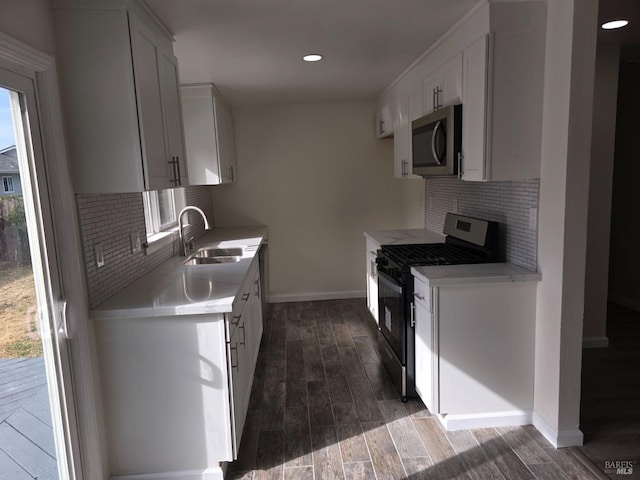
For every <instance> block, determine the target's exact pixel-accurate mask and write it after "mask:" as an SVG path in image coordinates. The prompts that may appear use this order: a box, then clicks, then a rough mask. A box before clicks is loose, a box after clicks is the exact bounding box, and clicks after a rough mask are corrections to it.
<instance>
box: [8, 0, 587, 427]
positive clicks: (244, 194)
mask: <svg viewBox="0 0 640 480" xmlns="http://www.w3.org/2000/svg"><path fill="white" fill-rule="evenodd" d="M549 8H559V9H560V11H559V12H555V11H554V12H553V13H554V15H550V14H549V15H548V16H549V18H553V21H557V22H558V25H557V28H558V30H557V31H556V30H555V29H553V28H551V26H553V25H555V24H553V22H550V23H549V25H548V26H547V28H548V32H547V35H559V36H560V38H559V39H558V41H559V42H560V43H561V44H563V43H562V42H561V41H560V40H561V38H562V35H570V34H571V33H566V32H564V31H563V29H562V28H561V27H560V26H559V25H560V24H561V23H562V22H563V21H564V22H569V23H571V22H572V20H570V19H569V17H570V13H567V12H566V11H565V10H563V9H562V8H561V7H560V6H558V5H555V4H553V5H550V7H549ZM43 15H45V16H46V15H47V14H46V13H45V14H43ZM563 15H565V16H563ZM550 25H551V26H550ZM50 29H51V27H49V30H50ZM46 30H47V29H46V28H45V29H44V31H46ZM9 31H10V32H11V30H9ZM569 32H571V29H569ZM15 36H16V37H17V38H21V34H20V33H19V32H18V34H16V35H15ZM178 39H179V37H178ZM33 41H34V42H36V44H37V43H38V39H36V40H33ZM547 42H549V39H548V38H547ZM41 43H44V44H46V42H41ZM178 47H179V41H178V42H177V44H176V53H177V57H178V59H179V60H180V57H181V54H180V52H179V49H178ZM556 53H557V55H558V56H560V53H564V54H565V55H568V56H569V57H567V58H570V55H571V52H570V51H568V52H560V53H558V52H556ZM565 60H566V58H565V59H564V60H558V59H556V58H555V57H553V58H547V60H546V61H547V66H546V72H547V78H546V81H547V82H551V83H553V82H557V83H559V84H560V85H558V87H559V88H557V89H553V90H554V91H555V92H556V94H557V95H558V96H559V98H569V97H570V95H571V94H573V90H569V86H568V84H564V83H562V81H563V77H562V76H556V75H550V73H549V71H550V70H549V69H550V68H557V69H559V70H560V71H562V69H564V68H568V67H566V64H567V62H566V61H565ZM556 61H557V62H558V63H557V64H556V63H553V62H556ZM180 62H181V63H180V65H181V68H182V64H183V63H184V62H182V61H181V60H180ZM548 62H552V63H551V65H549V63H548ZM568 63H569V64H570V62H568ZM560 64H562V65H560ZM578 67H583V68H587V69H588V68H589V67H588V66H587V65H577V66H576V67H575V68H578ZM552 71H553V70H552ZM397 73H398V72H396V74H397ZM183 77H184V74H183V72H182V71H181V79H184V78H183ZM586 88H587V89H588V87H586ZM545 91H546V89H545ZM562 92H563V93H562ZM378 93H379V92H378ZM548 95H551V94H548ZM63 101H64V100H63ZM545 102H548V103H545V105H548V107H549V108H557V109H559V110H561V109H562V108H565V109H567V110H566V111H564V114H559V115H552V113H553V110H550V111H545V114H544V115H545V117H544V127H543V128H544V130H545V131H544V132H543V138H545V137H544V135H560V134H559V133H558V131H565V130H566V129H565V130H563V129H562V128H559V129H558V128H553V121H556V122H561V121H562V119H566V115H567V113H568V111H569V106H568V105H567V104H563V102H559V101H554V99H553V98H548V97H547V95H545ZM574 108H576V107H574ZM373 110H374V109H373V106H372V104H371V102H370V101H368V102H364V101H363V102H357V103H328V104H318V103H316V104H306V105H305V104H302V105H291V104H289V105H288V104H287V103H286V102H284V103H283V104H282V105H276V106H273V105H267V106H263V107H261V108H251V107H248V106H245V107H242V106H241V107H240V108H234V111H233V114H234V126H235V127H236V147H237V159H238V179H239V180H238V182H237V183H235V184H231V185H222V186H220V187H216V188H214V189H213V194H212V197H213V202H212V203H213V210H214V211H213V215H212V217H213V219H214V220H213V221H214V224H215V225H216V226H217V227H222V226H231V225H255V224H264V225H266V226H268V228H269V256H270V263H269V282H270V288H269V295H270V296H272V297H273V298H272V300H280V301H283V300H289V301H291V300H305V299H308V300H312V299H318V298H340V297H343V296H345V295H346V296H354V297H355V296H360V297H362V296H364V285H363V282H362V279H363V278H364V263H363V261H362V254H363V252H364V249H363V238H362V231H364V230H379V229H388V228H408V227H420V226H424V225H425V222H426V224H427V226H428V227H431V228H432V229H434V230H436V231H441V229H442V228H441V222H442V221H443V213H444V212H445V211H449V210H454V209H453V208H452V205H451V203H448V202H451V201H452V200H453V198H455V197H458V202H459V205H458V208H457V210H459V211H462V209H464V208H465V206H464V198H467V197H465V195H469V198H472V199H473V198H474V196H473V195H474V194H475V193H476V192H471V193H467V192H466V191H461V192H456V193H452V194H450V196H449V198H450V199H451V200H446V197H445V195H443V194H441V193H438V190H437V189H438V188H440V189H441V190H440V191H448V189H451V188H458V187H452V182H446V181H443V182H442V183H443V184H442V185H440V186H438V185H437V182H434V183H436V185H435V186H434V189H435V190H432V191H431V192H432V193H431V194H430V193H426V192H425V190H426V189H425V185H424V182H423V181H422V180H419V179H407V180H392V175H393V166H392V161H391V158H392V157H393V152H392V150H393V144H392V143H390V142H389V141H387V140H375V139H373V138H371V128H372V127H371V125H372V118H373ZM574 114H575V113H574ZM548 116H551V120H550V119H549V117H548ZM564 121H566V120H564ZM354 125H355V127H354ZM583 128H586V127H583ZM587 130H588V129H587ZM329 140H330V141H329ZM556 140H558V139H556ZM549 141H551V140H549ZM558 141H560V144H561V145H565V146H566V144H567V142H568V140H567V139H566V138H565V139H564V142H562V141H561V140H558ZM309 142H311V143H312V144H313V145H314V148H313V149H312V150H311V151H310V150H309V148H308V147H305V145H308V143H309ZM551 143H553V145H552V144H551ZM551 143H545V142H544V141H543V151H544V154H543V155H542V158H541V161H542V168H541V181H540V186H539V187H538V186H537V182H530V183H532V184H526V185H517V186H516V187H514V189H513V190H515V191H517V192H521V191H525V192H529V191H531V192H532V202H533V205H535V202H536V200H533V198H535V196H536V190H538V189H539V192H538V193H537V195H538V196H539V207H538V208H539V215H540V216H539V218H540V227H539V229H538V248H537V250H538V264H539V269H540V271H541V272H542V273H543V281H542V283H541V284H540V287H539V289H538V310H539V313H538V327H539V328H540V329H541V330H540V332H539V334H541V335H543V337H542V338H547V336H549V338H554V340H553V342H557V343H556V344H555V347H556V348H553V349H552V351H553V352H555V353H554V355H556V354H557V357H556V360H557V365H556V366H555V367H554V365H555V361H554V359H553V357H554V355H549V356H548V357H546V358H545V360H544V361H545V362H546V361H548V362H550V364H549V365H548V366H546V367H545V368H547V369H551V371H557V372H558V376H557V377H556V376H554V375H552V376H551V377H554V378H555V380H554V379H553V378H542V379H537V381H539V382H541V385H540V387H541V390H540V389H537V391H539V392H541V393H540V395H541V396H540V397H539V398H537V402H538V403H539V405H540V411H541V412H544V417H545V418H546V422H547V423H550V424H551V425H553V426H554V428H552V429H551V430H556V431H557V432H558V431H565V430H571V428H570V426H571V425H577V409H578V406H579V405H575V404H574V403H575V400H571V395H572V393H571V392H573V394H575V393H576V389H575V388H573V389H572V388H568V389H567V393H563V395H565V394H566V395H569V398H568V399H565V400H563V401H566V402H568V403H567V404H566V405H565V406H564V407H563V409H564V408H565V407H566V408H569V410H570V411H571V410H572V409H575V411H574V412H573V413H571V414H567V413H564V410H563V415H562V418H560V417H559V416H558V417H556V416H555V415H556V414H555V413H554V412H556V413H557V412H558V410H556V409H557V408H558V404H556V402H559V400H557V399H558V395H553V393H551V392H554V391H559V390H560V388H559V386H560V384H562V385H564V386H566V385H567V384H571V383H572V382H578V383H577V391H578V392H579V378H575V372H573V373H570V372H565V371H563V372H562V382H561V381H560V371H559V358H560V352H561V351H563V350H562V349H561V348H560V346H561V343H560V340H559V338H560V337H559V336H558V337H556V335H555V334H553V333H552V332H555V331H557V332H559V331H560V324H561V323H563V322H564V321H568V322H569V325H571V326H574V323H575V322H573V321H571V318H573V317H572V316H571V313H570V311H569V313H566V314H565V315H564V316H563V315H562V314H561V313H560V311H561V308H562V306H563V302H562V301H559V300H558V298H557V297H558V288H561V289H562V291H563V292H564V291H565V289H566V295H568V297H567V301H570V302H573V301H575V300H576V298H578V299H579V298H580V295H581V293H580V292H579V291H573V290H572V289H576V288H578V287H576V286H575V285H577V284H580V282H579V281H576V282H571V285H569V284H564V283H563V281H562V280H561V278H562V275H563V269H562V267H561V266H562V265H563V259H564V257H565V252H564V249H563V248H562V245H564V244H565V242H570V243H571V244H572V245H577V246H579V245H581V244H583V243H584V241H583V240H580V239H581V238H582V236H581V235H580V233H579V232H580V228H577V229H575V228H571V229H567V230H566V232H565V228H564V222H565V217H564V215H563V214H561V209H558V208H557V207H558V203H557V197H556V194H557V192H564V191H565V186H558V185H557V182H558V181H559V179H563V178H565V176H564V175H557V174H556V173H557V172H556V171H555V170H554V169H557V168H562V167H561V166H562V165H566V162H567V158H564V161H561V160H562V159H561V158H560V159H559V158H558V156H560V157H562V153H558V151H557V150H556V145H557V143H554V142H551ZM545 148H546V149H548V150H545ZM565 154H566V152H565ZM572 158H573V157H572ZM547 175H548V176H549V177H548V178H547V177H546V176H547ZM545 178H546V179H547V182H546V183H545V181H544V180H545ZM287 180H289V181H287ZM568 180H569V178H568V179H567V181H568ZM571 181H572V182H573V181H578V182H579V181H580V179H574V178H571ZM427 185H429V181H428V182H427ZM283 186H286V188H283ZM460 188H463V189H466V188H469V189H473V188H475V187H471V186H470V187H466V185H464V186H462V187H460ZM545 189H548V190H545ZM190 191H191V189H189V192H190ZM581 191H582V190H581V189H580V188H575V185H574V184H573V183H572V184H571V195H569V196H568V199H567V200H566V201H568V202H569V201H571V202H572V201H576V202H578V203H579V202H580V201H581V197H580V192H581ZM194 192H195V195H196V196H200V195H201V193H200V192H201V189H200V187H198V188H197V189H196V190H194ZM509 195H516V194H515V193H513V192H507V193H506V198H509V197H508V196H509ZM573 195H575V197H574V196H573ZM205 196H206V194H205ZM443 197H445V200H446V201H445V202H443V204H441V205H440V204H439V203H438V202H442V200H443ZM559 198H560V199H564V195H560V197H559ZM98 200H99V201H101V202H104V201H108V200H109V199H108V198H102V199H100V198H98ZM188 201H189V202H191V201H192V200H188ZM564 201H565V200H562V203H561V204H564ZM87 202H88V201H87ZM115 203H116V204H117V205H116V206H117V207H118V208H120V210H117V211H118V212H129V211H131V206H130V204H128V203H127V202H126V199H125V198H118V200H117V201H116V202H115ZM429 204H431V205H436V206H438V205H440V206H439V207H438V213H436V214H434V218H433V219H431V220H429V219H428V218H425V211H427V212H429V211H431V210H430V209H426V208H425V205H429ZM527 208H528V207H527ZM371 212H375V214H374V215H372V214H371ZM528 213H529V212H527V214H528ZM115 217H120V218H122V215H118V214H117V213H116V215H115ZM137 218H138V219H137V220H136V221H137V222H138V223H137V225H136V226H134V227H133V228H132V227H131V226H125V227H124V228H123V233H124V232H125V231H126V232H128V231H129V230H136V229H137V230H139V229H140V228H141V227H140V225H141V223H140V219H139V217H137ZM438 218H439V219H440V220H438ZM567 221H568V222H569V221H570V222H574V221H575V222H579V221H580V218H579V217H578V218H576V217H575V216H568V217H567ZM114 223H116V224H118V222H117V219H116V220H114ZM113 227H114V225H108V226H107V225H104V228H105V229H112V228H113ZM438 227H439V228H438ZM142 229H144V227H142ZM345 230H346V232H345ZM526 230H527V229H526V227H525V233H526ZM565 234H566V236H567V239H565ZM127 235H128V233H127ZM572 235H576V237H577V240H576V241H575V242H573V241H570V240H569V238H571V236H572ZM127 238H128V237H127ZM543 246H544V248H543ZM579 250H580V249H579V248H574V249H572V251H571V252H567V253H566V256H567V257H569V255H571V254H575V255H577V256H578V257H579V256H580V254H579ZM525 255H526V253H525ZM529 255H530V254H529ZM356 258H358V259H359V260H357V261H356V260H355V259H356ZM327 259H329V262H328V261H327ZM109 265H112V263H111V264H110V263H107V265H106V267H107V268H108V267H109ZM300 265H305V269H304V270H305V271H301V269H300ZM145 268H148V267H145ZM567 268H576V269H577V273H578V278H579V272H580V267H579V262H578V263H576V264H573V263H570V264H568V265H567ZM116 273H117V272H116ZM564 274H567V273H566V271H565V273H564ZM583 275H584V274H583ZM572 278H574V279H575V278H576V277H572ZM89 281H91V279H89ZM547 281H548V282H547ZM106 283H107V285H109V284H111V285H113V283H114V282H106ZM547 285H551V286H550V287H548V286H547ZM116 288H117V287H116ZM91 290H93V289H92V288H90V291H91ZM102 293H103V294H104V292H102ZM105 295H108V293H107V294H105ZM563 295H564V293H563ZM574 295H576V296H574ZM99 301H100V300H96V302H99ZM577 303H578V304H579V303H580V301H577ZM541 309H542V310H544V314H541V313H540V310H541ZM567 315H568V316H567ZM541 318H542V320H540V319H541ZM561 319H562V321H561ZM547 322H548V323H547ZM576 328H579V325H578V326H577V327H576ZM547 329H551V331H547ZM563 331H564V330H563ZM563 334H564V333H563ZM567 335H569V337H571V338H572V340H571V339H564V337H563V341H562V345H563V347H562V348H569V352H571V351H573V352H574V354H575V352H576V351H577V352H579V350H580V348H581V347H580V345H579V342H578V344H576V340H575V338H573V337H572V336H571V335H570V332H567ZM574 336H575V335H574ZM579 337H580V335H578V336H577V338H578V339H579ZM564 342H569V343H568V345H569V346H564ZM536 343H537V342H536ZM571 348H573V350H571ZM565 353H567V352H565ZM574 357H575V356H572V355H571V354H569V358H574ZM578 359H579V357H578ZM577 372H579V362H578V367H577ZM564 375H567V378H564ZM578 377H579V376H578ZM563 388H564V387H563ZM545 389H549V390H548V392H549V396H547V395H546V394H545V393H544V390H545ZM563 392H564V389H563ZM553 398H555V399H556V400H553ZM570 405H573V407H570ZM565 415H566V417H565Z"/></svg>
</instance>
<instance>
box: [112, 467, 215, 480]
mask: <svg viewBox="0 0 640 480" xmlns="http://www.w3.org/2000/svg"><path fill="white" fill-rule="evenodd" d="M109 480H224V473H223V471H222V468H220V467H210V468H207V469H206V470H182V471H176V472H159V473H140V474H135V475H112V476H111V477H109Z"/></svg>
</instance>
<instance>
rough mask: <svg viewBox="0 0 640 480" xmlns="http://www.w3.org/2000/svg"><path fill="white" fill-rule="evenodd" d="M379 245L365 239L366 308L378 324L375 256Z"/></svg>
mask: <svg viewBox="0 0 640 480" xmlns="http://www.w3.org/2000/svg"><path fill="white" fill-rule="evenodd" d="M379 248H380V244H378V243H376V242H374V241H373V240H371V239H370V238H368V239H367V252H366V258H367V307H368V308H369V312H370V313H371V316H372V317H373V319H374V320H375V321H376V323H378V267H377V265H376V256H377V252H378V249H379Z"/></svg>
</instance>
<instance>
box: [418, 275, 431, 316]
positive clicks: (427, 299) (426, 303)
mask: <svg viewBox="0 0 640 480" xmlns="http://www.w3.org/2000/svg"><path fill="white" fill-rule="evenodd" d="M413 301H414V302H415V303H416V304H420V305H422V306H423V307H424V308H426V309H427V311H428V312H433V306H432V298H431V288H429V287H428V286H427V284H426V283H425V282H423V281H422V280H420V279H419V278H417V277H413Z"/></svg>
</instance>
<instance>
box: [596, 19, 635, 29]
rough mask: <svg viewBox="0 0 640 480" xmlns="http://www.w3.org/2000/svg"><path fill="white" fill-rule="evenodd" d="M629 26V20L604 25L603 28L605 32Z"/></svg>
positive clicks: (613, 21)
mask: <svg viewBox="0 0 640 480" xmlns="http://www.w3.org/2000/svg"><path fill="white" fill-rule="evenodd" d="M628 24H629V21H628V20H612V21H611V22H606V23H603V24H602V28H603V29H605V30H613V29H615V28H622V27H626V26H627V25H628Z"/></svg>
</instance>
